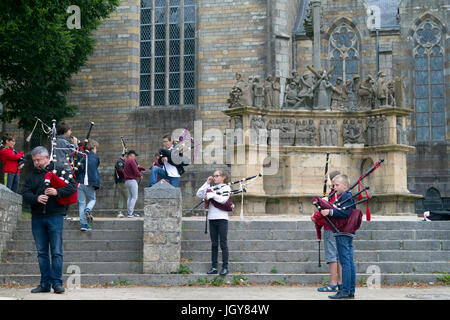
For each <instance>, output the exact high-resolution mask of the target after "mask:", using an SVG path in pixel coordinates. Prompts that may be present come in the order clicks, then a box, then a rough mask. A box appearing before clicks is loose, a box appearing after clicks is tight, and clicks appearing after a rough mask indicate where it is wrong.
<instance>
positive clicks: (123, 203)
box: [114, 154, 128, 218]
mask: <svg viewBox="0 0 450 320" xmlns="http://www.w3.org/2000/svg"><path fill="white" fill-rule="evenodd" d="M126 159H127V157H126V154H122V156H121V157H120V158H119V159H118V160H117V161H116V165H115V166H114V185H115V188H114V195H116V194H119V195H118V197H119V200H118V204H117V209H119V214H118V215H117V217H118V218H123V217H124V216H125V215H124V214H123V211H122V210H124V211H125V210H126V208H127V194H128V191H127V188H126V187H125V176H124V173H123V170H124V168H125V160H126Z"/></svg>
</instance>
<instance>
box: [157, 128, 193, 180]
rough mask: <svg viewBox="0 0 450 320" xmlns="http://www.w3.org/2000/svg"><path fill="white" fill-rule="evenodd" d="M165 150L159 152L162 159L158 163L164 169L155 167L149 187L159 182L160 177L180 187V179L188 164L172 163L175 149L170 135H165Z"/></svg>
mask: <svg viewBox="0 0 450 320" xmlns="http://www.w3.org/2000/svg"><path fill="white" fill-rule="evenodd" d="M162 142H163V148H161V149H160V150H159V153H160V155H161V156H160V158H159V160H158V162H159V163H160V164H161V165H163V167H162V168H160V167H157V166H153V167H152V171H151V173H150V183H149V186H150V187H151V186H153V185H154V184H155V183H156V182H157V180H158V177H160V178H162V179H168V180H169V183H170V184H171V185H172V186H174V187H176V188H178V186H179V185H180V177H181V175H182V174H183V173H184V168H183V166H186V165H187V164H185V163H181V164H176V163H174V162H173V161H172V156H171V154H172V150H173V148H174V144H173V140H172V139H171V137H170V135H165V136H164V137H163V140H162Z"/></svg>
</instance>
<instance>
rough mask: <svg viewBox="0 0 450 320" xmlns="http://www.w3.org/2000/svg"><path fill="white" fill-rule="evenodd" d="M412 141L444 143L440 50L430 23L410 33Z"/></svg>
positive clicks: (439, 39) (437, 30)
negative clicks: (412, 91)
mask: <svg viewBox="0 0 450 320" xmlns="http://www.w3.org/2000/svg"><path fill="white" fill-rule="evenodd" d="M413 54H414V62H415V88H414V89H415V106H416V113H415V115H416V137H417V138H416V139H417V141H418V142H423V141H445V94H444V92H445V88H444V56H445V55H444V48H443V46H442V31H441V30H440V28H439V27H438V25H437V24H436V23H434V22H433V21H432V20H431V19H426V20H425V21H423V22H422V23H421V24H420V25H419V27H418V28H417V30H416V31H415V33H414V53H413Z"/></svg>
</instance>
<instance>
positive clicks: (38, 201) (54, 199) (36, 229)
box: [22, 146, 77, 293]
mask: <svg viewBox="0 0 450 320" xmlns="http://www.w3.org/2000/svg"><path fill="white" fill-rule="evenodd" d="M31 158H32V160H33V165H34V169H33V172H32V173H31V174H30V175H28V176H27V177H26V179H25V182H24V184H23V188H22V196H23V199H24V201H25V202H27V203H29V204H30V206H31V214H32V219H31V230H32V232H33V237H34V241H35V243H36V248H37V252H38V262H39V269H40V272H41V280H40V285H39V286H38V287H37V288H35V289H33V290H32V291H31V292H32V293H39V292H50V290H51V288H52V287H53V290H54V292H55V293H63V292H64V288H63V287H62V271H63V252H62V248H63V239H62V234H63V226H64V216H65V215H66V214H67V211H68V209H69V205H67V204H61V202H62V203H65V200H64V199H66V198H67V197H69V198H70V197H71V196H72V195H74V194H75V193H76V192H77V185H76V183H75V181H74V179H69V180H68V181H67V182H64V181H62V180H61V181H62V182H63V184H64V186H61V187H60V188H57V187H55V186H54V185H52V186H50V179H51V177H56V179H60V178H59V176H61V175H62V174H61V171H63V170H64V168H63V166H61V165H60V164H59V163H57V162H52V161H50V157H49V153H48V151H47V149H46V148H44V147H42V146H39V147H36V148H34V149H33V150H32V151H31ZM46 176H47V178H49V179H48V181H47V182H46ZM69 202H70V201H69ZM49 248H50V250H51V259H50V257H49Z"/></svg>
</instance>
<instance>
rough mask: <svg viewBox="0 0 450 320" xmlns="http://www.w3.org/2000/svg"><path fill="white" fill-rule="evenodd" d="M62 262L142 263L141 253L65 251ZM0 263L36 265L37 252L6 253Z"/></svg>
mask: <svg viewBox="0 0 450 320" xmlns="http://www.w3.org/2000/svg"><path fill="white" fill-rule="evenodd" d="M63 255H64V261H65V262H67V263H71V261H83V262H139V261H142V256H143V254H142V251H65V252H63ZM2 261H3V262H6V263H36V262H37V251H36V250H34V251H7V252H4V253H3V256H2Z"/></svg>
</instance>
